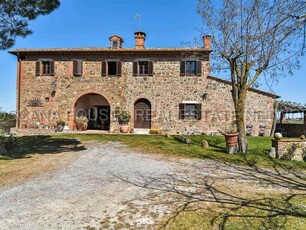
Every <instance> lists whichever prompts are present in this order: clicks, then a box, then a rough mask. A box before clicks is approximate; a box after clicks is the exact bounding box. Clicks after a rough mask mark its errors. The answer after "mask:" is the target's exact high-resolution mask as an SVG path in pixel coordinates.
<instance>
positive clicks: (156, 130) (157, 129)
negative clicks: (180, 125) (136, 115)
mask: <svg viewBox="0 0 306 230" xmlns="http://www.w3.org/2000/svg"><path fill="white" fill-rule="evenodd" d="M150 134H161V131H160V129H159V128H152V129H150Z"/></svg>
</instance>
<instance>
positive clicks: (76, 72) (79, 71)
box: [73, 60, 83, 77]
mask: <svg viewBox="0 0 306 230" xmlns="http://www.w3.org/2000/svg"><path fill="white" fill-rule="evenodd" d="M82 75H83V61H82V60H76V61H73V76H75V77H80V76H82Z"/></svg>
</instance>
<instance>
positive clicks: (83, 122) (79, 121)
mask: <svg viewBox="0 0 306 230" xmlns="http://www.w3.org/2000/svg"><path fill="white" fill-rule="evenodd" d="M75 124H76V126H77V129H78V130H81V131H83V130H86V129H87V127H88V118H87V117H86V116H79V117H76V119H75Z"/></svg>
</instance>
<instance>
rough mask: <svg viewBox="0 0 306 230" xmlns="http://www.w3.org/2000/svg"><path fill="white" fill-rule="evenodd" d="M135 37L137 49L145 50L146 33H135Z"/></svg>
mask: <svg viewBox="0 0 306 230" xmlns="http://www.w3.org/2000/svg"><path fill="white" fill-rule="evenodd" d="M134 36H135V48H136V49H144V48H145V40H146V33H144V32H142V31H137V32H135V33H134Z"/></svg>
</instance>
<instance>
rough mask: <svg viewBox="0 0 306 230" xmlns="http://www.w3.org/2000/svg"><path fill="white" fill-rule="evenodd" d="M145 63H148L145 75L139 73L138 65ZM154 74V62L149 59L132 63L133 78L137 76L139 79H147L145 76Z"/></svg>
mask: <svg viewBox="0 0 306 230" xmlns="http://www.w3.org/2000/svg"><path fill="white" fill-rule="evenodd" d="M142 62H147V63H148V69H147V74H146V73H140V69H141V68H140V63H142ZM153 72H154V62H153V61H152V60H149V59H140V60H135V61H134V62H133V76H139V77H147V76H153Z"/></svg>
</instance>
